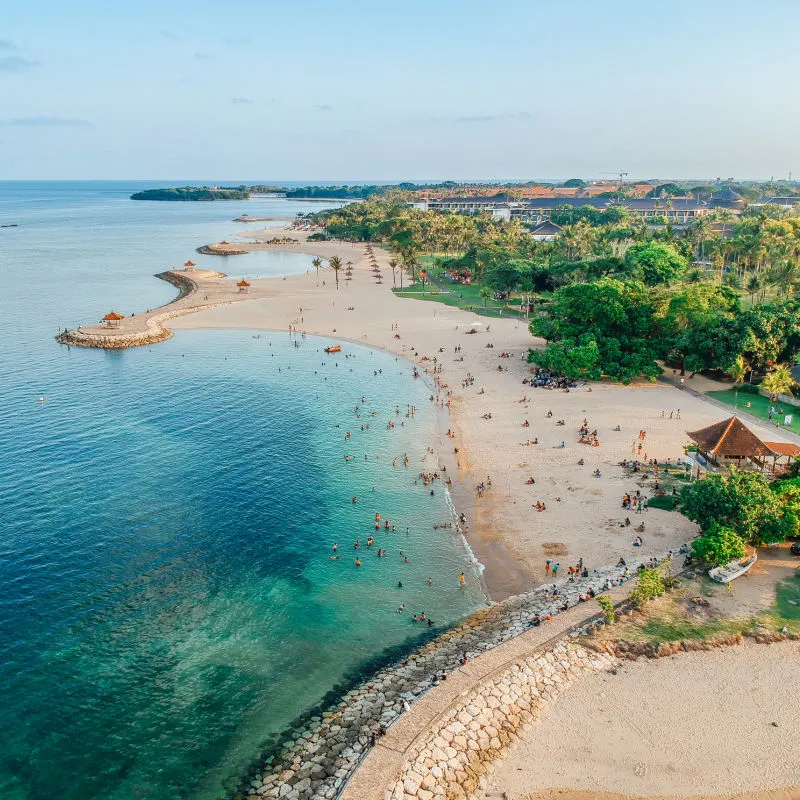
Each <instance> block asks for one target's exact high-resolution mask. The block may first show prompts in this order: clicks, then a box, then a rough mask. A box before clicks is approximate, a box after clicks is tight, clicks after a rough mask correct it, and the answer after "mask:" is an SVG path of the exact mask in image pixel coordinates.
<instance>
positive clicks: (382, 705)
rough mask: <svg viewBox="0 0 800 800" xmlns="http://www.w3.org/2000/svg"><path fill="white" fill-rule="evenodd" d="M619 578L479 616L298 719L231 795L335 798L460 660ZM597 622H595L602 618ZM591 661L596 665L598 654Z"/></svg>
mask: <svg viewBox="0 0 800 800" xmlns="http://www.w3.org/2000/svg"><path fill="white" fill-rule="evenodd" d="M619 579H620V570H619V569H618V568H616V567H606V568H603V569H600V570H598V571H597V572H596V573H595V574H593V575H591V576H589V577H587V578H578V579H576V580H574V581H571V582H570V581H563V580H559V581H557V582H556V583H557V585H558V588H559V593H558V596H557V597H555V598H554V597H553V584H550V585H548V586H547V587H541V588H539V589H537V590H535V591H531V592H528V593H525V594H521V595H517V596H514V597H510V598H508V599H507V600H504V601H503V602H501V603H496V604H494V605H492V606H489V607H488V608H486V609H484V610H481V611H479V612H477V613H476V614H474V615H473V616H471V617H469V618H468V619H467V620H465V621H464V622H463V623H461V624H460V625H458V626H457V627H455V628H453V629H452V630H449V631H447V632H446V633H443V634H441V635H440V636H438V637H437V638H436V639H434V640H432V641H430V642H428V643H427V644H424V645H422V646H420V647H418V648H417V649H415V650H414V651H413V652H411V653H410V654H408V655H407V656H406V657H405V658H403V659H401V660H400V661H398V662H396V663H394V664H392V665H390V666H388V667H386V668H384V669H382V670H380V671H379V672H378V673H376V674H375V675H374V676H373V677H372V678H370V679H368V680H366V681H365V682H363V683H361V684H360V685H359V686H358V687H356V688H352V689H350V690H349V691H347V692H345V693H344V694H342V696H341V697H340V699H339V701H338V702H337V703H336V704H334V705H331V706H330V707H329V708H328V709H327V710H325V711H323V712H319V713H316V714H314V715H313V716H309V717H308V718H306V719H304V720H302V721H300V722H299V723H298V724H297V725H296V726H295V727H294V728H293V730H292V731H291V732H290V733H289V734H288V735H287V736H286V737H284V738H283V739H282V740H281V741H280V742H278V743H277V744H276V746H275V747H274V748H273V749H272V750H271V751H270V752H269V753H267V754H266V755H265V756H264V758H263V759H262V760H261V762H260V763H259V764H258V765H257V766H255V767H254V768H253V771H252V774H251V775H250V776H249V778H248V779H247V781H246V782H245V783H244V784H243V785H242V787H241V788H240V789H239V791H238V792H237V793H236V797H239V798H241V797H248V798H251V799H252V800H256V798H263V797H266V798H284V797H285V798H288V800H322V799H323V798H324V799H325V800H331V799H332V798H335V797H337V796H338V794H339V793H340V792H341V790H342V788H343V786H344V785H345V783H346V782H347V780H348V779H349V777H350V776H351V775H352V774H353V772H354V771H355V769H356V768H357V767H358V765H359V763H360V762H361V760H362V758H363V757H364V755H365V753H366V752H367V751H368V750H369V749H370V747H371V746H372V745H373V744H374V743H375V740H376V739H375V737H376V732H378V733H379V732H380V731H382V730H384V729H386V728H388V727H389V726H390V725H392V723H394V722H395V721H397V720H398V718H399V717H400V716H401V715H402V714H403V713H404V711H406V710H407V709H409V708H410V705H411V704H412V703H413V702H414V701H415V700H416V699H417V698H419V697H420V696H421V695H422V694H424V693H425V692H426V691H427V690H428V689H430V688H431V687H432V686H434V685H435V684H437V683H439V682H440V680H442V678H443V677H445V676H446V675H447V674H449V673H451V672H454V671H455V670H457V669H458V668H459V667H460V666H461V665H462V664H463V663H464V660H465V659H472V658H474V657H476V656H478V655H480V654H481V653H483V652H485V651H488V650H491V649H492V648H494V647H496V646H498V645H500V644H502V643H504V642H507V641H509V640H511V639H513V638H515V637H517V636H518V635H519V634H521V633H523V632H524V631H527V630H529V629H530V627H531V625H532V621H533V620H534V618H535V617H536V616H537V615H538V616H539V617H540V618H541V619H542V620H545V621H544V622H543V624H544V625H547V621H546V620H547V618H548V617H549V618H552V617H554V616H555V615H557V614H558V613H560V612H561V611H563V610H566V609H567V608H570V607H573V606H576V605H578V604H579V603H581V602H582V600H581V596H586V593H587V592H588V590H589V589H592V590H593V591H594V592H595V593H598V594H599V593H600V592H601V591H602V590H603V589H604V587H605V586H606V585H607V582H608V581H609V580H614V581H617V580H619ZM594 610H596V607H591V606H587V616H588V615H589V614H591V612H592V611H594ZM597 618H598V620H600V615H599V612H598V614H597ZM592 658H593V659H594V660H598V659H601V656H600V655H598V656H597V657H595V656H593V657H592ZM548 677H549V676H548ZM489 738H490V740H491V739H492V738H496V737H489ZM390 777H391V776H387V780H389V779H390ZM420 785H421V784H420ZM423 791H428V790H427V789H423ZM422 800H430V798H422Z"/></svg>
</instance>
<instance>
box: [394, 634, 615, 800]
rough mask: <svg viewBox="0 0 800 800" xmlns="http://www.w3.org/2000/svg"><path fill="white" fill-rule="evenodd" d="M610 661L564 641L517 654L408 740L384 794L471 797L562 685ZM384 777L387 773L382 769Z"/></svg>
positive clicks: (405, 799)
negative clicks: (518, 656) (404, 755)
mask: <svg viewBox="0 0 800 800" xmlns="http://www.w3.org/2000/svg"><path fill="white" fill-rule="evenodd" d="M616 663H617V660H616V659H615V658H613V657H612V656H609V655H607V654H605V653H602V654H599V653H593V652H590V651H587V650H586V649H584V648H582V647H578V646H576V645H574V644H572V643H570V642H564V641H562V642H558V643H556V644H555V645H554V646H553V647H552V648H550V649H546V650H543V651H542V652H539V653H536V654H535V655H532V656H530V657H528V658H524V659H520V660H519V661H517V662H515V663H514V664H512V665H510V666H509V667H507V668H506V669H504V670H503V671H502V672H501V674H499V675H497V676H494V677H492V678H489V679H488V680H486V681H484V682H483V683H481V684H480V685H479V686H478V687H476V688H475V689H473V690H472V691H470V692H468V693H467V694H466V696H463V695H462V697H461V698H460V699H459V701H458V702H457V703H456V704H454V705H453V706H451V707H450V708H449V709H448V710H447V711H445V712H444V714H442V715H441V716H440V718H439V720H438V721H437V723H436V725H435V726H434V727H433V729H431V730H429V731H427V732H425V733H424V734H423V735H422V736H420V737H418V738H417V740H416V741H415V742H414V743H413V745H412V746H411V750H410V752H409V754H408V757H407V759H406V762H405V764H404V765H403V768H402V770H401V773H400V775H399V776H397V780H395V781H394V782H393V783H391V784H390V785H389V786H388V787H387V790H386V793H385V795H384V797H385V798H386V800H434V797H440V798H447V800H452V799H453V798H465V797H467V798H470V797H472V796H473V794H474V792H475V791H476V790H477V789H479V788H483V787H484V786H485V782H486V778H485V777H484V776H485V775H487V774H489V773H492V772H494V770H495V767H496V766H497V765H498V760H499V759H501V758H503V757H504V756H505V754H506V751H507V749H508V747H509V745H511V744H513V743H514V742H516V741H517V739H518V738H519V736H520V734H521V733H522V732H523V731H524V730H525V729H526V728H529V727H530V726H531V725H533V723H534V722H535V721H536V720H537V719H538V717H539V715H540V714H541V712H542V711H543V710H545V709H546V708H547V706H548V705H549V704H550V703H552V702H553V701H554V700H555V699H556V698H557V697H558V695H559V694H561V692H563V691H564V690H565V689H566V688H568V687H569V686H570V685H571V684H572V683H573V682H575V681H576V680H579V679H580V678H582V677H583V676H585V675H588V674H591V673H595V672H598V671H600V670H604V669H611V668H613V667H614V665H615V664H616ZM387 778H390V776H387Z"/></svg>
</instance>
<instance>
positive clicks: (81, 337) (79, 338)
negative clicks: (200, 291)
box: [55, 271, 228, 350]
mask: <svg viewBox="0 0 800 800" xmlns="http://www.w3.org/2000/svg"><path fill="white" fill-rule="evenodd" d="M210 275H212V276H216V277H224V276H223V275H222V273H210ZM155 277H157V278H161V280H164V281H167V282H168V283H171V284H172V285H173V286H175V287H177V289H178V296H177V297H176V298H175V299H174V300H173V301H172V302H170V303H168V304H167V305H165V306H163V307H162V308H161V309H156V311H153V312H147V313H146V314H142V315H140V316H139V317H136V316H132V317H126V318H124V320H123V325H124V326H125V327H120V328H111V327H105V326H103V325H91V326H85V327H80V328H76V329H75V330H64V331H61V332H60V333H59V334H58V335H57V336H56V337H55V338H56V341H57V342H59V343H60V344H66V345H74V346H75V347H97V348H102V349H104V350H121V349H124V348H126V347H141V346H143V345H150V344H156V343H157V342H163V341H164V340H165V339H170V338H171V337H172V336H173V332H172V330H171V329H170V328H168V327H167V325H166V322H167V321H168V320H170V319H175V318H176V317H182V316H184V315H186V314H193V313H195V312H196V311H200V310H201V309H205V308H215V307H217V306H223V305H228V302H227V301H226V302H216V303H202V304H196V305H195V304H191V303H186V302H183V301H186V300H188V299H189V298H190V297H191V296H192V295H193V294H194V293H195V292H196V291H197V282H196V281H195V280H194V279H193V278H191V277H189V275H185V274H180V273H177V272H171V271H170V272H160V273H159V274H158V275H156V276H155Z"/></svg>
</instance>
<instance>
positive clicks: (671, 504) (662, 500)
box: [647, 494, 678, 511]
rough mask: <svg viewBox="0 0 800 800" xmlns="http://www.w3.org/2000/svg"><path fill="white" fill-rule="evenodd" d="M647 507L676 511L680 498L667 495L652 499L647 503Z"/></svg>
mask: <svg viewBox="0 0 800 800" xmlns="http://www.w3.org/2000/svg"><path fill="white" fill-rule="evenodd" d="M647 507H648V508H660V509H663V510H664V511H674V510H675V509H676V508H677V507H678V497H677V496H676V495H671V494H665V495H664V496H663V497H651V498H650V499H649V500H648V501H647Z"/></svg>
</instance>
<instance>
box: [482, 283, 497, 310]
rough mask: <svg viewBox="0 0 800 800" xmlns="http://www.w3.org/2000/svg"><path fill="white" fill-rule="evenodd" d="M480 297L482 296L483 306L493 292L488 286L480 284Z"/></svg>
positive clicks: (492, 295)
mask: <svg viewBox="0 0 800 800" xmlns="http://www.w3.org/2000/svg"><path fill="white" fill-rule="evenodd" d="M480 294H481V297H482V298H483V307H484V308H486V304H487V303H488V302H489V300H491V299H492V297H494V292H493V291H492V290H491V289H490V288H489V287H488V286H481V292H480Z"/></svg>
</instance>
